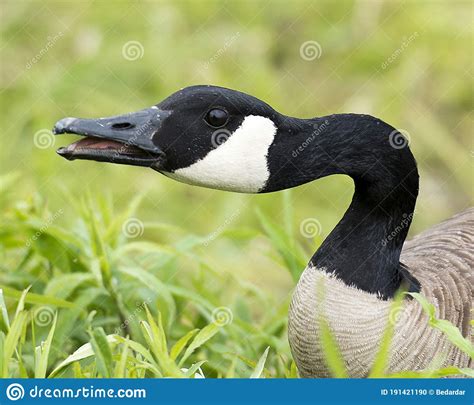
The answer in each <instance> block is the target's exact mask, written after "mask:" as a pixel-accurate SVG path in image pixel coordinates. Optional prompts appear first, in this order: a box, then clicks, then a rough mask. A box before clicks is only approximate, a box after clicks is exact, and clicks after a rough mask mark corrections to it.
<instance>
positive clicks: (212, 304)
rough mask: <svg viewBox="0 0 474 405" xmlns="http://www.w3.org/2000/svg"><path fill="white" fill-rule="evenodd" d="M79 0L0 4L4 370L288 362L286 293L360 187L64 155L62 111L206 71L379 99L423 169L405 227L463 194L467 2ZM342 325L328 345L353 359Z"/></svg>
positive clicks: (295, 91)
mask: <svg viewBox="0 0 474 405" xmlns="http://www.w3.org/2000/svg"><path fill="white" fill-rule="evenodd" d="M79 3H80V4H79ZM79 3H77V4H73V3H72V2H69V3H65V2H61V1H51V0H45V1H41V2H39V1H34V0H31V1H28V0H26V1H22V2H18V1H14V0H6V1H4V2H3V3H2V17H1V18H2V24H1V25H0V30H1V34H2V35H1V36H0V49H1V52H2V69H0V103H1V109H0V111H1V114H2V115H1V118H2V119H1V120H0V133H1V136H2V148H0V162H1V163H0V165H1V168H2V171H1V172H0V174H1V176H0V215H1V217H0V286H1V288H2V291H3V295H2V296H1V299H2V301H1V320H0V329H1V333H2V335H1V336H2V339H0V344H1V345H2V351H1V352H2V353H3V355H2V356H1V361H2V364H1V365H0V369H1V370H2V374H3V375H4V376H5V375H10V376H30V377H31V376H34V375H38V376H42V375H46V376H50V375H51V373H54V374H53V376H57V377H60V376H74V375H76V376H106V375H110V376H124V375H130V376H136V377H142V376H158V375H175V374H176V373H181V372H182V371H181V369H188V374H192V372H194V371H195V370H194V369H193V366H194V368H195V369H199V368H200V370H202V372H203V373H204V375H205V376H206V377H249V376H251V375H254V376H256V375H261V376H266V377H295V376H296V369H295V365H294V363H293V362H292V360H291V354H290V350H289V346H288V342H287V331H286V324H287V313H288V305H289V301H290V296H291V292H292V289H293V288H294V285H295V282H296V280H297V279H298V277H299V275H300V273H301V271H302V270H303V268H304V267H305V265H306V262H307V261H308V258H309V257H310V256H311V254H312V253H313V252H314V250H315V249H316V248H317V247H318V246H319V244H320V243H321V241H322V240H323V239H324V237H326V236H327V235H328V233H329V232H330V231H331V229H332V227H333V226H334V225H335V223H336V222H337V220H338V219H339V218H340V217H341V216H342V214H343V212H344V210H345V209H346V207H347V206H348V204H349V202H350V200H351V196H352V191H353V186H352V183H351V182H350V181H349V179H347V178H345V177H343V176H331V178H327V179H322V180H320V181H318V182H315V183H311V184H307V185H304V186H302V187H298V188H297V189H294V190H292V191H289V192H283V193H279V194H275V195H273V194H270V195H260V196H247V195H239V194H233V193H225V192H220V191H215V190H204V189H200V188H196V187H190V186H187V185H182V184H179V183H176V182H173V181H171V180H170V179H167V178H164V177H163V176H160V175H159V174H158V173H156V172H153V171H151V170H145V169H143V168H133V167H123V166H117V165H104V164H99V163H93V162H81V161H76V162H67V161H65V160H64V159H61V158H59V157H58V156H57V155H56V154H55V148H57V147H59V146H61V145H64V144H67V143H68V142H69V141H70V140H72V139H73V138H72V137H69V136H64V137H61V138H52V137H51V134H49V133H48V132H44V131H48V130H49V129H50V128H51V127H52V125H53V124H54V122H55V121H56V120H57V119H59V118H62V117H65V116H82V117H96V116H108V115H113V114H119V113H124V112H127V111H133V110H138V109H141V108H145V107H147V106H150V105H152V104H155V103H157V102H159V101H160V100H162V99H163V98H164V97H166V96H168V95H169V94H170V93H172V92H174V91H176V90H177V89H179V88H181V87H184V86H188V85H192V84H206V83H210V84H215V85H221V86H226V87H230V88H235V89H238V90H242V91H245V92H248V93H250V94H253V95H255V96H257V97H259V98H261V99H263V100H265V101H267V102H268V103H270V104H271V105H272V106H274V107H275V108H276V109H278V110H279V111H280V112H282V113H284V114H289V115H295V116H299V117H309V116H321V115H325V114H332V113H337V112H359V113H368V114H372V115H374V116H378V117H380V118H382V119H383V120H385V121H387V122H389V123H390V124H392V125H394V126H396V127H398V128H401V129H404V130H405V131H408V133H409V135H410V139H411V143H410V146H411V149H412V150H413V151H414V154H415V156H416V158H417V161H418V167H419V170H420V176H421V189H420V197H419V200H418V204H417V212H416V214H415V218H414V223H413V226H412V228H411V233H412V234H416V233H418V232H419V231H421V230H423V229H425V228H427V227H429V226H431V225H433V224H435V223H438V222H439V221H441V220H443V219H445V218H448V217H449V216H451V215H452V214H454V213H456V212H458V211H460V210H462V209H463V208H465V207H466V206H468V205H471V204H472V163H473V158H472V142H471V133H472V97H471V92H470V89H471V88H472V74H471V73H472V72H471V67H470V66H471V59H472V53H471V52H469V51H466V50H468V49H470V48H471V46H470V45H471V38H472V24H470V15H471V13H470V11H471V4H470V3H469V2H462V1H459V2H450V3H449V4H448V3H446V4H444V3H419V2H397V1H389V2H377V4H374V2H368V1H360V2H354V1H340V2H338V5H337V7H335V6H334V2H331V1H321V2H317V3H315V2H313V1H295V2H292V7H288V4H287V2H278V1H277V2H273V1H272V2H268V1H255V2H245V1H228V2H216V1H208V2H206V7H203V6H202V5H201V3H202V2H190V1H160V2H146V3H143V2H135V1H131V0H130V1H128V0H119V1H118V2H117V4H118V5H117V6H116V7H113V8H112V7H110V3H109V2H97V1H95V2H93V1H90V2H88V1H87V0H84V1H81V2H79ZM415 32H417V33H418V35H416V37H415V39H414V40H413V41H412V42H410V44H409V45H408V46H406V48H404V49H403V51H402V52H400V53H397V54H396V55H397V56H396V58H395V59H394V60H393V61H392V62H390V63H389V64H388V66H385V65H384V63H386V62H387V61H388V59H389V58H390V57H391V56H392V55H394V53H395V52H396V51H397V50H398V49H399V48H400V46H401V44H402V43H403V42H404V40H405V39H406V38H407V37H410V36H411V35H413V33H415ZM59 33H61V35H60V36H58V34H59ZM54 38H57V39H55V40H54V43H53V44H52V46H48V41H51V39H54ZM309 40H314V41H317V42H318V43H319V44H320V45H321V48H322V54H321V55H320V57H319V58H317V59H316V60H314V61H306V60H304V59H303V58H301V57H300V46H301V44H303V43H304V42H305V41H309ZM128 41H138V42H140V43H141V45H142V46H143V48H144V54H143V56H142V57H141V58H139V59H137V60H135V61H130V60H127V59H125V58H124V57H123V54H122V49H123V47H124V44H126V43H127V42H128ZM46 47H47V49H46ZM45 49H46V51H44V50H45ZM42 50H43V52H42ZM36 55H40V57H39V58H37V60H36V61H35V62H33V63H32V61H33V58H35V57H36ZM38 134H39V135H41V134H46V135H45V138H44V140H46V145H44V144H41V143H39V142H35V140H36V141H38V139H39V138H38V136H39V135H38ZM37 138H38V139H37ZM137 196H138V197H137ZM308 218H309V219H315V220H317V222H315V223H316V224H319V225H318V227H319V232H317V234H316V235H315V236H314V238H306V237H305V235H303V234H302V232H301V231H300V229H301V227H302V224H304V223H305V221H306V220H307V219H308ZM127 235H128V236H127ZM26 290H27V291H28V292H27V293H25V291H26ZM146 308H148V310H149V311H150V314H151V317H150V316H148V315H147V310H146ZM213 313H214V316H213ZM216 323H218V324H219V325H222V326H219V327H218V328H217V329H216V328H215V326H216ZM432 323H433V326H434V327H439V328H441V329H442V328H445V325H444V324H443V323H442V322H441V323H439V322H435V320H432ZM212 325H214V326H212ZM206 328H207V329H206ZM442 330H443V329H442ZM214 332H215V333H214ZM212 333H214V334H213V336H210V335H211V334H212ZM447 333H448V334H450V335H451V336H454V335H455V332H447ZM104 335H105V336H107V337H106V338H105V337H104ZM117 336H120V337H117ZM206 337H209V339H205V338H206ZM331 339H332V338H331V335H330V333H326V334H325V342H328V345H330V346H331V348H330V350H328V352H330V353H332V356H333V357H332V358H331V359H329V362H330V363H331V364H332V366H333V368H334V373H335V375H340V376H342V375H344V370H342V369H341V368H340V367H338V364H340V363H341V362H340V361H338V358H337V356H338V355H337V347H336V346H335V345H333V344H331V342H332V340H331ZM387 339H389V333H388V334H387ZM164 340H165V341H166V345H165V344H164ZM106 341H107V342H109V344H108V345H107V344H106ZM43 342H44V343H43ZM387 342H388V340H387ZM387 345H388V344H387V343H386V346H387ZM267 348H269V349H268V351H267ZM71 356H72V357H71ZM81 356H84V358H81ZM79 358H81V359H80V360H79ZM183 358H184V360H183ZM67 359H69V360H67ZM74 359H78V360H77V361H72V360H74ZM379 359H380V363H378V367H377V369H376V370H375V371H376V372H377V373H376V374H377V375H380V373H381V374H383V373H384V370H383V364H384V363H383V359H384V356H383V354H381V355H380V357H379ZM65 361H67V362H68V364H64V365H63V366H62V367H60V368H59V369H58V366H59V365H60V364H61V363H63V362H65ZM203 361H205V363H201V362H203ZM189 370H191V371H189ZM454 371H455V370H445V371H440V372H439V373H440V375H441V374H442V373H448V372H454ZM431 373H432V375H434V376H436V373H433V372H431ZM414 375H419V373H418V374H417V373H414Z"/></svg>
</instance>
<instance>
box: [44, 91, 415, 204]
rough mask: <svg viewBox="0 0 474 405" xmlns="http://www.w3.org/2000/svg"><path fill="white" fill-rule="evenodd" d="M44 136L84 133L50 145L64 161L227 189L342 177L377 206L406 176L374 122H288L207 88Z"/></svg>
mask: <svg viewBox="0 0 474 405" xmlns="http://www.w3.org/2000/svg"><path fill="white" fill-rule="evenodd" d="M53 132H54V133H55V134H64V133H70V134H77V135H82V136H83V137H84V138H83V139H81V140H79V141H78V142H75V143H73V144H71V145H69V146H67V147H62V148H60V149H59V150H58V153H59V154H60V155H61V156H63V157H65V158H66V159H69V160H74V159H87V160H96V161H101V162H110V163H119V164H127V165H136V166H145V167H150V168H152V169H154V170H156V171H158V172H160V173H162V174H164V175H166V176H168V177H171V178H173V179H176V180H178V181H181V182H184V183H188V184H193V185H198V186H203V187H208V188H215V189H222V190H228V191H235V192H244V193H264V192H271V191H278V190H282V189H286V188H290V187H294V186H297V185H300V184H303V183H306V182H309V181H312V180H315V179H317V178H320V177H324V176H328V175H331V174H347V175H349V176H351V177H352V178H353V179H354V181H355V183H356V188H357V187H358V188H359V189H364V190H366V191H367V193H366V194H367V195H370V196H371V197H373V198H374V201H375V200H377V201H375V202H377V203H378V202H380V200H381V199H383V200H384V201H385V200H386V196H387V193H390V192H391V190H392V189H393V187H394V184H398V183H399V180H400V178H404V177H406V175H408V174H409V173H412V172H413V173H414V171H413V168H414V159H413V156H412V155H411V152H410V151H409V149H408V147H406V146H407V145H406V144H404V142H406V140H404V138H403V136H402V135H401V134H400V133H398V132H397V131H396V130H395V129H394V128H393V127H391V126H390V125H388V124H386V123H385V122H383V121H381V120H379V119H377V118H374V117H372V116H369V115H362V114H333V115H329V116H325V117H316V118H310V119H300V118H293V117H289V116H286V115H283V114H280V113H279V112H277V111H275V110H274V109H273V108H272V107H271V106H269V105H268V104H266V103H265V102H263V101H261V100H259V99H257V98H255V97H253V96H251V95H248V94H245V93H242V92H239V91H235V90H231V89H226V88H222V87H216V86H192V87H187V88H184V89H182V90H180V91H178V92H176V93H174V94H172V95H171V96H169V97H168V98H166V99H165V100H163V101H162V102H160V103H158V104H156V105H154V106H152V107H150V108H146V109H144V110H140V111H137V112H134V113H128V114H124V115H119V116H114V117H107V118H97V119H82V118H63V119H62V120H60V121H58V122H57V123H56V125H55V126H54V128H53ZM397 142H398V144H397ZM400 145H401V147H400ZM415 169H416V167H415ZM415 172H416V170H415ZM412 177H413V176H412ZM413 180H414V181H415V182H416V183H417V176H416V179H415V178H414V179H413ZM415 186H416V187H417V184H416V185H415V183H413V187H415Z"/></svg>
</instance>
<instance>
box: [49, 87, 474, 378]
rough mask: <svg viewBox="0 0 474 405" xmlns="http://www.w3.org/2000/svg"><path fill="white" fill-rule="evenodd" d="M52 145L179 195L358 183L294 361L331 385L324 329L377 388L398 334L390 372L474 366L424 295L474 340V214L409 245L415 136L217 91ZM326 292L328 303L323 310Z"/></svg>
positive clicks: (78, 126)
mask: <svg viewBox="0 0 474 405" xmlns="http://www.w3.org/2000/svg"><path fill="white" fill-rule="evenodd" d="M54 132H55V133H57V134H61V133H74V134H78V135H82V136H85V138H83V139H81V140H80V141H78V142H76V143H74V144H72V145H69V146H67V147H64V148H60V149H59V150H58V153H59V154H60V155H62V156H63V157H65V158H67V159H70V160H73V159H88V160H97V161H105V162H112V163H120V164H129V165H138V166H144V167H150V168H153V169H154V170H156V171H158V172H160V173H162V174H164V175H166V176H168V177H170V178H173V179H176V180H178V181H182V182H185V183H189V184H192V185H198V186H203V187H208V188H216V189H222V190H228V191H234V192H244V193H267V192H274V191H279V190H283V189H287V188H291V187H295V186H298V185H301V184H304V183H307V182H310V181H313V180H316V179H318V178H321V177H325V176H329V175H332V174H346V175H348V176H350V177H352V179H353V180H354V184H355V193H354V196H353V200H352V202H351V204H350V206H349V208H348V210H347V212H346V214H345V215H344V217H343V218H342V219H341V221H340V222H339V223H338V224H337V225H336V227H335V228H334V230H333V231H332V232H331V233H330V234H329V236H328V237H327V238H326V240H325V241H324V242H323V244H322V245H321V247H320V248H319V249H318V250H317V251H316V252H315V254H314V255H313V257H312V258H311V260H310V262H309V264H308V266H307V268H306V269H305V270H304V272H303V273H302V276H301V279H300V281H299V282H298V285H297V287H296V289H295V292H294V296H293V300H292V303H291V306H290V311H289V327H288V335H289V342H290V347H291V350H292V353H293V356H294V359H295V361H296V364H297V366H298V369H299V371H300V375H301V376H303V377H329V376H330V371H329V370H328V368H327V366H326V363H325V360H324V355H323V353H322V350H321V345H320V335H319V333H320V331H319V327H318V325H319V320H320V319H321V316H323V317H324V319H326V321H327V322H328V324H329V326H330V328H331V330H332V331H333V334H334V336H335V338H336V340H337V342H338V344H339V346H340V348H341V351H342V353H343V357H344V361H345V363H346V366H347V369H348V370H349V374H350V376H352V377H365V376H367V375H368V373H369V371H370V368H371V365H372V363H373V360H374V357H375V354H376V352H377V349H378V347H379V344H380V341H381V339H382V334H383V332H384V330H385V328H386V326H387V320H389V321H390V322H393V325H394V338H393V344H392V347H391V358H390V365H389V370H388V371H392V372H395V371H403V370H422V369H425V368H427V367H429V366H430V365H431V364H433V363H432V362H433V361H435V362H437V363H436V364H442V365H445V366H449V365H451V366H457V367H472V365H473V364H472V359H469V358H468V356H467V355H466V354H464V353H462V352H461V351H460V350H458V349H457V348H456V347H454V346H453V345H451V343H449V341H448V340H447V339H446V338H445V337H444V335H443V334H442V333H441V332H439V331H438V330H435V329H433V328H431V327H430V326H428V324H427V322H428V319H427V316H426V314H425V313H424V312H423V310H422V308H421V306H420V304H419V303H418V302H417V301H416V300H414V299H410V298H406V299H405V300H404V301H403V309H402V310H400V311H399V313H397V314H395V315H396V316H394V315H393V314H391V313H390V308H391V302H392V300H393V298H394V296H395V294H396V292H397V291H398V290H399V289H400V288H404V289H406V290H408V291H411V292H421V293H422V294H424V295H425V297H426V298H427V299H428V300H429V301H430V302H431V303H432V304H433V305H434V306H435V308H436V311H437V314H436V315H437V316H438V317H439V318H441V319H446V320H448V321H450V322H451V323H453V324H454V325H455V326H457V327H458V328H459V330H460V331H461V333H462V335H463V336H464V337H466V338H468V339H472V337H471V325H470V322H469V321H470V318H471V310H472V304H473V281H474V280H473V260H474V259H473V249H472V247H473V244H474V231H473V229H474V218H473V217H474V211H473V210H472V209H471V210H468V211H466V212H464V213H462V214H459V215H457V216H455V217H454V218H452V219H451V220H448V221H446V222H444V223H442V224H440V225H438V226H435V227H434V228H432V229H431V230H428V231H426V232H424V233H423V234H421V235H419V236H417V237H415V238H414V239H413V240H411V241H409V242H407V243H405V244H404V242H405V238H406V236H407V233H408V229H409V226H410V223H411V219H412V216H413V213H414V209H415V203H416V198H417V195H418V171H417V168H416V162H415V159H414V157H413V155H412V154H411V152H410V150H409V148H408V145H407V143H406V141H405V139H404V138H403V136H402V135H401V134H400V133H399V132H398V131H397V130H396V129H394V128H393V127H391V126H390V125H388V124H386V123H385V122H383V121H381V120H379V119H377V118H374V117H371V116H368V115H359V114H335V115H330V116H326V117H316V118H311V119H298V118H293V117H288V116H285V115H282V114H280V113H278V112H277V111H275V110H274V109H273V108H272V107H270V106H269V105H268V104H266V103H264V102H262V101H261V100H259V99H257V98H255V97H252V96H250V95H247V94H244V93H241V92H238V91H234V90H230V89H225V88H221V87H215V86H193V87H188V88H185V89H182V90H180V91H178V92H176V93H174V94H173V95H171V96H170V97H168V98H167V99H165V100H163V101H162V102H160V103H159V104H157V105H156V106H152V107H150V108H148V109H145V110H141V111H139V112H136V113H129V114H125V115H122V116H116V117H109V118H100V119H77V118H65V119H62V120H60V121H58V122H57V123H56V125H55V128H54ZM318 291H319V292H320V291H323V299H321V294H320V293H319V292H318Z"/></svg>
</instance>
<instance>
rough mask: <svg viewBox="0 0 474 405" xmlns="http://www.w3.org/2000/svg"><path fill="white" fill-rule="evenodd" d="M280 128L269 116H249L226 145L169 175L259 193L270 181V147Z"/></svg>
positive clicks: (174, 177)
mask: <svg viewBox="0 0 474 405" xmlns="http://www.w3.org/2000/svg"><path fill="white" fill-rule="evenodd" d="M276 132H277V128H276V127H275V124H274V123H273V121H272V120H270V119H269V118H266V117H261V116H255V115H249V116H248V117H246V118H245V119H244V121H243V122H242V125H241V126H240V127H239V128H237V129H236V130H235V132H234V133H233V134H232V135H231V136H230V138H229V139H227V141H226V142H224V143H223V144H221V145H219V146H218V147H217V148H216V149H213V150H211V151H210V152H209V153H208V154H207V155H206V156H205V157H204V158H203V159H201V160H199V161H197V162H196V163H193V164H192V165H191V166H188V167H185V168H182V169H178V170H176V171H175V172H174V173H164V174H165V175H167V176H169V177H171V178H173V179H175V180H179V181H182V182H184V183H188V184H193V185H197V186H203V187H209V188H216V189H219V190H227V191H237V192H241V193H257V192H258V191H260V190H261V189H262V188H263V187H264V186H265V183H266V182H267V180H268V177H269V176H270V172H269V170H268V165H267V154H268V148H269V147H270V145H271V144H272V142H273V139H274V138H275V134H276Z"/></svg>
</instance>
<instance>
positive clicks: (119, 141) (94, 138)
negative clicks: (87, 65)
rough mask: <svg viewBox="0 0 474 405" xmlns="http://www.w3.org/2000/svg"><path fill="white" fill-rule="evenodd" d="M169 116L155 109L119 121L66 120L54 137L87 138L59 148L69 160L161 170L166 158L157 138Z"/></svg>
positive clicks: (119, 116)
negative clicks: (73, 136) (71, 135)
mask: <svg viewBox="0 0 474 405" xmlns="http://www.w3.org/2000/svg"><path fill="white" fill-rule="evenodd" d="M169 115H170V112H169V111H163V110H160V109H159V108H158V107H156V106H153V107H150V108H147V109H144V110H140V111H137V112H134V113H128V114H124V115H117V116H115V117H107V118H97V119H82V118H63V119H62V120H59V121H58V122H57V123H56V125H55V126H54V128H53V133H54V134H57V135H59V134H77V135H81V136H84V138H83V139H81V140H79V141H77V142H74V143H72V144H71V145H69V146H65V147H62V148H59V149H58V151H57V153H58V154H59V155H61V156H62V157H64V158H66V159H68V160H74V159H84V160H96V161H98V162H110V163H119V164H126V165H134V166H145V167H153V168H154V169H156V170H158V169H159V168H160V167H161V166H162V165H163V164H164V162H165V154H164V152H163V151H162V150H161V149H160V148H159V147H158V146H157V145H155V143H154V142H153V138H154V136H155V134H156V133H157V132H158V131H159V129H160V127H161V124H162V122H163V120H164V119H165V118H166V117H168V116H169Z"/></svg>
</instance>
